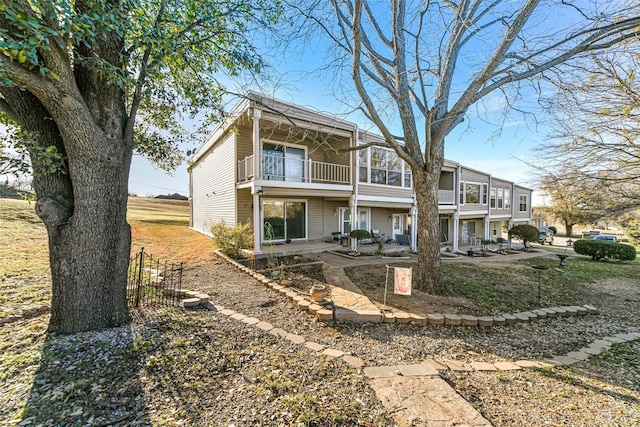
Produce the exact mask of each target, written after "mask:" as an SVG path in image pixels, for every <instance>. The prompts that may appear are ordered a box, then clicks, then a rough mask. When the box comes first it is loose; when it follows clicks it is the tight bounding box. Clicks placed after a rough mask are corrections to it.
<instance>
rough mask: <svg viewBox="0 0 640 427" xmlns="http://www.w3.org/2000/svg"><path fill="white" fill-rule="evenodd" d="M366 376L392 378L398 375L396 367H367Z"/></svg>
mask: <svg viewBox="0 0 640 427" xmlns="http://www.w3.org/2000/svg"><path fill="white" fill-rule="evenodd" d="M364 374H365V375H366V376H367V377H369V378H392V377H395V376H397V375H398V368H397V367H396V366H367V367H366V368H364Z"/></svg>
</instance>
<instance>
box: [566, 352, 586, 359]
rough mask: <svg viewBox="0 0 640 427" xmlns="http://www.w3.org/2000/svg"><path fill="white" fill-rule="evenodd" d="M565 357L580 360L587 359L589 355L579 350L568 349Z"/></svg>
mask: <svg viewBox="0 0 640 427" xmlns="http://www.w3.org/2000/svg"><path fill="white" fill-rule="evenodd" d="M567 357H570V358H572V359H576V360H580V361H582V360H587V359H588V358H589V355H588V354H586V353H583V352H581V351H570V352H569V353H567Z"/></svg>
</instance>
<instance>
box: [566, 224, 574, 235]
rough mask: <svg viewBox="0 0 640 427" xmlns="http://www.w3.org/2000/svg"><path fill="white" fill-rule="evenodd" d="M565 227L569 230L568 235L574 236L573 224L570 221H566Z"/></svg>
mask: <svg viewBox="0 0 640 427" xmlns="http://www.w3.org/2000/svg"><path fill="white" fill-rule="evenodd" d="M564 228H565V229H566V230H567V237H571V236H573V224H569V223H568V222H565V223H564Z"/></svg>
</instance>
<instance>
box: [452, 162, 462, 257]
mask: <svg viewBox="0 0 640 427" xmlns="http://www.w3.org/2000/svg"><path fill="white" fill-rule="evenodd" d="M461 178H462V166H460V165H458V169H457V174H456V181H455V189H454V193H453V194H454V197H455V203H456V205H455V206H456V210H455V212H454V213H453V252H458V233H459V230H460V181H461Z"/></svg>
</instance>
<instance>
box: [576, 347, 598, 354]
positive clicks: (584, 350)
mask: <svg viewBox="0 0 640 427" xmlns="http://www.w3.org/2000/svg"><path fill="white" fill-rule="evenodd" d="M602 350H604V347H582V348H581V349H580V350H579V351H580V352H581V353H585V354H590V355H592V356H597V355H599V354H600V353H602Z"/></svg>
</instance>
